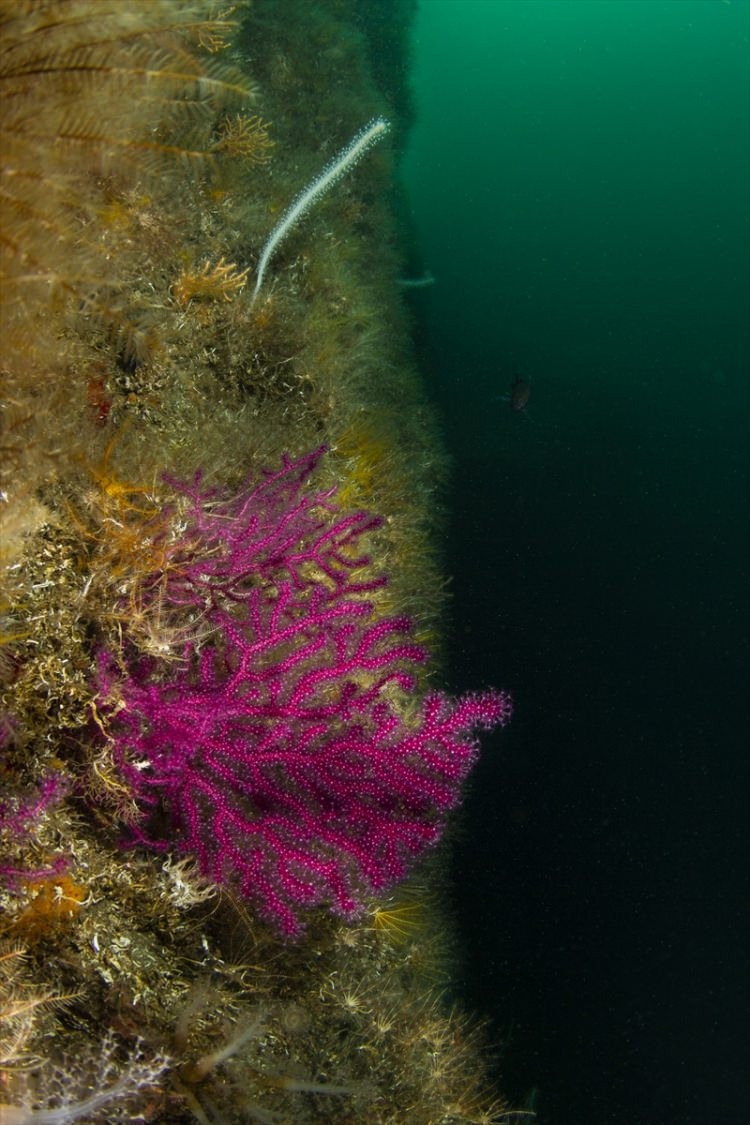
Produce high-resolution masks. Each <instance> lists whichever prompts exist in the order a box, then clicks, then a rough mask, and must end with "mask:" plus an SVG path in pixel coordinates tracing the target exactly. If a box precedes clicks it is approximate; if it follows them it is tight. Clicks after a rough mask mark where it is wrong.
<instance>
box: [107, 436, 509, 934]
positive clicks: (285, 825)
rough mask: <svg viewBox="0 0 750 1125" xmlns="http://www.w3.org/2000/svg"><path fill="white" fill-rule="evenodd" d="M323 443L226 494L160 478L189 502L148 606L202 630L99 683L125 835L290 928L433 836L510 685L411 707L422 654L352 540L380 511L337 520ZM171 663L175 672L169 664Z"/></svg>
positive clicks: (360, 904) (358, 899)
mask: <svg viewBox="0 0 750 1125" xmlns="http://www.w3.org/2000/svg"><path fill="white" fill-rule="evenodd" d="M322 453H323V450H322V449H319V450H317V451H315V452H313V453H311V454H308V455H306V456H304V457H302V458H300V459H298V460H292V459H291V458H289V457H285V458H284V460H283V464H282V467H281V469H279V470H277V471H275V472H268V473H266V474H265V475H264V477H263V478H262V479H261V481H260V482H259V483H258V482H257V481H256V482H254V483H253V482H247V483H246V484H245V486H244V487H243V488H242V490H241V491H240V492H239V493H238V494H237V495H235V496H228V495H226V494H224V493H222V492H220V491H218V490H211V489H204V488H203V487H202V482H201V480H200V478H199V477H198V478H196V479H195V480H194V481H193V482H192V483H190V484H179V483H178V482H176V481H172V482H171V484H172V486H173V487H174V488H175V490H176V491H177V492H181V493H182V495H183V497H184V499H185V501H186V503H187V507H186V510H185V511H184V514H183V516H182V519H183V522H184V525H185V530H184V542H185V543H187V544H189V545H190V546H189V549H187V550H186V551H185V555H184V557H183V558H182V559H178V558H175V559H174V560H173V564H174V565H172V566H171V568H170V571H169V573H168V575H167V579H166V582H163V583H161V585H160V595H159V596H160V598H161V605H160V612H164V606H165V605H166V607H167V610H168V612H172V613H176V614H179V613H185V614H187V615H188V616H191V617H192V619H193V620H196V619H197V618H198V617H200V620H201V630H202V633H203V635H205V628H206V625H207V624H209V625H210V626H211V628H212V633H211V636H210V640H208V641H207V642H205V643H204V644H203V645H202V647H201V646H200V645H199V644H198V643H194V644H188V645H187V647H186V651H185V652H184V654H183V657H184V659H183V661H182V662H181V663H178V664H177V665H175V664H172V665H171V666H169V668H168V670H166V671H165V666H164V664H163V662H160V661H158V660H155V659H153V658H149V659H145V658H143V657H138V658H134V659H133V660H132V661H131V662H130V664H129V666H128V668H127V675H126V677H125V678H124V679H123V680H121V681H120V682H119V683H118V682H117V681H116V673H115V670H114V669H115V662H114V660H113V659H112V658H111V657H109V656H107V655H105V656H103V658H102V662H101V667H102V672H101V678H102V684H101V690H102V694H106V695H108V696H109V698H110V700H111V701H116V706H115V704H114V703H113V705H112V710H113V711H115V710H117V711H118V713H117V714H116V715H114V716H113V718H112V719H111V723H110V730H111V737H112V738H113V740H114V741H113V753H114V757H115V761H116V763H117V765H118V767H119V769H120V770H121V772H122V773H123V775H124V776H125V778H126V780H127V781H128V783H129V785H130V786H131V788H132V790H133V793H134V795H135V797H136V799H137V801H138V802H139V805H140V807H141V809H142V811H143V819H142V821H141V822H140V824H139V825H138V826H137V827H136V829H135V830H134V833H133V839H134V842H136V843H145V844H148V845H151V846H154V847H157V848H162V849H165V850H166V849H167V848H170V847H173V846H174V847H176V848H177V849H178V850H179V851H182V852H185V853H188V854H193V855H194V856H195V857H196V858H197V861H198V864H199V867H200V870H201V872H202V874H203V875H204V876H206V877H208V878H209V879H211V880H212V881H213V882H215V883H229V884H230V885H233V886H235V888H236V889H237V890H239V892H240V893H241V894H242V895H243V896H244V897H245V898H246V899H247V900H249V901H250V902H251V903H252V904H253V905H254V906H255V907H256V909H257V910H258V911H259V913H260V914H262V915H263V916H264V917H266V918H267V919H268V920H270V921H271V922H272V923H273V924H274V925H275V926H276V928H277V929H278V930H279V931H280V932H281V933H282V934H284V935H285V936H288V937H293V936H296V935H298V934H299V933H300V931H301V929H302V917H303V915H304V913H305V911H307V910H309V909H310V908H312V907H315V906H327V907H329V908H331V909H332V910H333V911H334V912H335V913H337V914H339V915H341V916H344V917H351V916H353V915H354V914H356V913H357V912H358V911H360V910H361V909H363V908H364V906H365V902H366V899H367V896H368V895H371V894H372V893H373V892H379V891H382V890H384V889H385V888H387V887H389V886H391V885H393V884H394V883H395V882H396V881H398V880H399V879H400V878H402V877H403V875H404V874H405V873H406V871H407V869H408V866H409V865H410V863H411V862H412V861H413V860H414V859H415V858H416V857H418V856H419V855H420V854H421V853H423V852H424V851H425V850H426V849H427V848H429V847H430V846H431V845H432V844H434V843H435V842H436V841H437V840H438V838H439V836H440V834H441V832H442V828H443V825H444V820H445V815H446V813H447V812H448V811H449V810H450V809H451V808H453V807H454V806H455V805H456V804H457V803H458V800H459V797H460V787H461V784H462V782H463V781H464V779H465V778H466V776H467V774H468V772H469V770H470V768H471V766H472V764H473V762H474V760H475V758H476V755H477V750H478V746H477V740H476V737H475V735H474V731H475V730H476V729H478V728H485V729H486V728H490V727H493V726H495V725H497V724H502V723H504V722H505V721H506V720H507V719H508V718H509V716H510V709H511V705H510V700H509V698H508V696H507V695H505V694H501V693H497V692H493V691H486V692H482V693H479V694H473V695H466V696H463V697H461V698H459V699H458V700H451V699H449V698H447V697H446V696H444V695H442V694H438V693H435V692H431V693H428V694H427V695H426V697H425V698H424V699H423V701H422V702H421V705H418V704H417V703H416V701H415V700H414V698H413V697H414V693H415V691H416V687H417V685H416V677H415V673H416V671H417V669H418V668H419V666H420V665H422V664H423V663H424V662H425V661H426V659H427V654H426V652H425V650H424V649H423V648H422V647H421V646H419V645H417V644H415V643H413V641H412V640H411V638H410V633H411V623H410V621H409V619H408V618H404V617H383V616H379V614H378V604H377V603H378V592H379V591H380V590H381V589H382V588H383V587H384V585H385V583H386V579H385V578H384V577H382V576H379V575H375V574H373V572H372V569H371V567H370V560H369V558H368V557H367V555H366V554H365V553H363V546H362V540H363V537H365V536H366V535H367V534H369V533H371V532H374V531H375V529H376V528H377V527H378V525H379V523H380V521H379V520H378V519H377V517H373V516H370V515H368V514H367V513H364V512H354V513H349V514H346V513H342V511H341V510H340V509H339V508H338V507H337V506H336V503H335V496H334V490H330V491H324V492H320V491H318V492H316V491H314V489H313V488H312V487H311V485H310V477H311V474H312V473H313V470H314V469H315V467H316V465H317V463H318V461H319V460H320V458H321V456H322ZM175 669H176V670H175Z"/></svg>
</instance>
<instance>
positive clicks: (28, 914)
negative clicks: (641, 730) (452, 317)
mask: <svg viewBox="0 0 750 1125" xmlns="http://www.w3.org/2000/svg"><path fill="white" fill-rule="evenodd" d="M396 7H397V8H399V9H400V10H401V9H402V11H400V16H401V18H400V20H399V21H397V22H400V23H401V24H402V25H406V24H408V20H409V18H410V15H411V9H412V4H411V0H403V3H397V4H396ZM347 9H348V6H346V5H344V6H342V5H341V4H340V3H338V2H337V0H323V2H321V3H319V4H316V5H315V6H310V5H309V4H308V3H307V2H306V0H280V2H279V0H255V2H254V3H244V2H241V3H235V4H234V5H229V4H224V3H212V2H210V0H195V2H192V0H149V3H135V4H127V5H126V4H123V3H121V0H0V99H1V102H2V109H1V110H0V145H1V146H2V149H3V155H4V161H3V168H2V170H0V219H1V221H2V238H1V240H0V316H1V317H2V357H1V358H0V378H1V379H2V412H1V413H0V424H1V425H2V433H1V435H0V517H1V518H2V521H3V531H2V539H1V540H0V579H1V581H2V586H1V587H0V1122H2V1125H21V1123H26V1122H28V1123H33V1122H41V1121H44V1122H48V1123H49V1122H61V1123H62V1122H68V1121H81V1122H118V1121H134V1120H140V1121H149V1122H155V1123H164V1125H167V1123H173V1125H181V1123H188V1122H196V1121H197V1122H201V1123H205V1122H212V1123H213V1122H223V1123H231V1122H245V1121H258V1122H269V1121H281V1122H290V1123H292V1122H301V1123H306V1122H315V1121H330V1122H341V1123H351V1122H359V1121H361V1122H368V1123H374V1125H377V1123H378V1122H380V1123H386V1122H387V1123H389V1125H394V1123H398V1122H404V1123H407V1122H409V1123H414V1125H437V1123H441V1125H450V1123H454V1122H455V1123H460V1122H473V1123H476V1125H484V1123H487V1125H488V1123H490V1122H501V1121H512V1120H514V1119H516V1118H517V1117H518V1116H519V1115H517V1114H514V1113H512V1112H510V1111H509V1110H508V1109H507V1107H506V1106H505V1105H504V1103H503V1102H502V1101H501V1100H500V1099H499V1098H497V1097H496V1096H495V1095H494V1093H493V1091H492V1089H491V1084H490V1082H489V1078H488V1074H489V1068H488V1063H487V1059H486V1054H485V1048H484V1045H483V1040H482V1034H481V1031H480V1030H479V1029H477V1028H476V1027H475V1026H473V1024H472V1022H471V1020H470V1019H469V1018H468V1017H467V1016H466V1015H465V1014H463V1013H461V1012H460V1011H458V1010H455V1009H451V1008H450V1007H449V1006H448V1005H447V1004H446V1002H445V1000H444V988H445V982H446V980H447V979H448V976H449V973H450V963H451V948H450V941H449V939H448V937H447V936H446V931H447V928H448V927H447V925H446V920H445V918H444V916H443V914H442V913H441V909H440V905H439V903H440V894H439V887H440V871H441V863H440V857H441V853H440V850H439V849H437V850H435V849H432V850H429V849H430V848H431V845H433V844H434V842H435V841H436V840H437V838H438V836H439V835H440V833H441V831H442V829H443V827H444V821H445V816H446V815H447V812H448V810H449V809H450V808H451V807H452V806H453V805H455V804H456V802H457V801H458V798H459V792H460V784H461V781H462V779H463V777H464V776H465V772H466V770H467V769H468V767H469V765H470V764H471V761H472V760H473V757H474V755H475V753H476V730H477V729H479V728H481V727H485V726H491V725H494V724H495V723H498V722H503V721H505V719H506V718H507V717H508V715H509V709H510V704H509V701H508V700H507V697H505V696H504V695H502V693H497V692H495V693H481V694H478V695H475V696H467V697H464V698H463V699H461V700H450V699H449V698H448V697H447V696H445V695H443V694H442V693H440V692H438V691H437V690H436V689H435V686H434V683H433V681H434V679H435V675H436V672H435V661H434V657H433V659H432V660H428V651H427V650H430V651H431V652H432V653H433V654H434V651H435V649H436V648H437V647H438V642H437V638H438V637H439V621H440V614H441V611H442V609H443V601H444V597H443V585H442V581H441V576H440V569H439V560H438V559H437V557H436V554H435V552H434V549H433V548H432V546H431V544H432V541H433V535H434V531H435V520H436V513H439V496H440V486H441V483H442V481H443V479H444V462H443V457H442V454H441V452H440V448H439V443H438V441H437V437H436V429H435V425H434V422H433V418H432V414H431V410H430V407H429V405H428V403H427V402H426V400H425V398H424V396H423V393H422V391H421V388H420V386H419V381H418V379H417V377H416V375H415V372H414V369H413V365H412V359H411V356H410V347H409V340H408V322H407V319H406V315H405V312H404V309H403V307H402V304H401V296H400V292H399V290H398V287H397V285H396V283H395V279H396V278H398V276H399V274H400V272H402V271H401V268H400V265H401V263H400V256H399V249H398V241H397V232H396V230H395V227H394V221H393V218H392V215H391V211H390V206H389V183H390V177H391V174H392V163H393V157H392V147H391V148H389V146H388V144H381V145H379V146H377V147H376V148H373V149H372V151H369V152H368V153H367V155H366V157H365V158H364V159H363V160H362V161H361V163H360V165H359V166H358V167H356V168H354V167H352V168H351V169H348V170H347V174H346V176H345V177H344V178H343V179H341V181H340V182H339V183H337V184H336V186H335V189H334V190H333V191H331V192H330V193H329V194H327V195H326V197H325V198H321V199H320V200H319V201H316V204H315V207H313V208H311V209H310V211H309V213H306V214H305V216H304V220H303V221H301V222H300V223H299V224H298V225H296V226H295V228H294V230H293V231H290V232H289V234H288V235H287V236H286V237H285V238H284V240H283V242H280V243H279V245H278V246H277V247H276V248H275V252H274V256H273V260H272V261H271V262H270V263H269V267H268V271H267V274H266V277H265V280H264V283H263V287H262V289H261V290H260V292H259V293H258V294H257V298H256V299H255V300H253V293H252V290H253V284H255V282H256V280H257V279H256V275H255V272H254V271H255V270H256V267H257V264H258V259H259V257H260V255H261V252H262V248H263V246H264V244H265V243H266V240H267V239H268V236H269V233H270V232H271V231H272V230H273V229H274V227H275V226H276V224H277V223H278V222H279V220H280V218H281V217H282V216H283V215H284V213H285V211H286V210H287V209H288V208H289V206H290V204H291V203H292V202H293V201H294V199H295V198H296V197H298V196H299V193H300V191H301V190H302V189H304V188H305V187H306V186H307V185H308V184H310V183H311V181H314V178H315V177H316V176H319V175H320V173H321V170H322V169H323V168H324V167H325V164H326V160H327V159H329V158H330V155H331V153H334V152H337V151H339V150H340V148H341V146H342V145H344V144H346V142H347V141H349V139H350V138H352V137H354V136H356V135H357V133H358V131H359V130H360V129H361V128H362V127H363V125H364V124H365V123H366V122H368V121H375V120H380V118H381V116H382V117H388V118H389V119H390V120H391V121H392V122H394V124H395V129H394V132H393V133H392V139H393V138H395V143H397V142H398V138H399V134H400V126H399V124H398V117H399V114H400V112H401V111H402V110H403V109H404V96H403V92H402V91H401V89H400V87H399V81H400V80H399V79H397V78H396V77H394V75H395V74H396V71H395V70H394V71H393V72H391V71H389V70H388V67H387V65H386V64H385V62H384V56H383V54H382V50H381V52H380V54H379V55H378V60H377V68H376V69H375V70H374V69H373V65H372V63H373V56H372V46H373V42H374V41H371V40H370V39H369V38H368V33H367V31H366V29H364V28H363V27H359V26H358V24H357V21H356V20H355V19H353V18H352V12H351V11H350V10H347ZM398 49H400V45H399V44H396V43H395V42H394V52H396V51H397V50H398ZM376 74H377V80H376V77H375V75H376ZM271 122H272V123H273V124H272V125H271V124H270V123H271ZM367 513H375V515H373V516H371V515H368V514H367ZM154 715H160V716H161V718H160V719H158V720H156V719H154V718H153V716H154ZM165 731H168V732H169V733H168V735H166V734H165ZM159 732H161V734H159ZM178 750H179V754H180V755H181V757H180V763H181V764H180V769H179V770H178V769H177V766H176V764H175V763H176V755H177V751H178ZM334 767H335V768H334ZM387 778H390V779H391V784H390V785H389V784H386V781H385V779H387ZM212 816H213V817H214V818H215V819H214V820H213V821H212V820H211V817H212ZM211 824H213V826H214V827H213V828H212V830H211V832H210V834H207V831H206V825H211ZM220 849H224V850H220ZM428 851H429V854H428ZM417 861H418V864H417V866H416V869H415V870H414V872H413V874H411V875H410V876H409V877H408V878H406V879H405V880H404V879H403V878H402V877H403V875H404V872H405V871H406V868H407V867H410V868H412V867H414V865H415V863H417ZM238 865H239V866H238ZM240 869H241V870H242V871H243V872H244V876H243V878H244V879H245V882H244V883H243V881H242V879H241V878H240V874H239V872H240ZM396 884H398V885H396ZM292 939H293V940H292Z"/></svg>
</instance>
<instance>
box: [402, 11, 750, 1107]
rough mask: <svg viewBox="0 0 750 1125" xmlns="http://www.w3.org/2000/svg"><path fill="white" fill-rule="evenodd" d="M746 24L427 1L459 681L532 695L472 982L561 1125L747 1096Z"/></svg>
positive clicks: (484, 870) (468, 934) (408, 163)
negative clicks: (522, 404) (515, 402)
mask: <svg viewBox="0 0 750 1125" xmlns="http://www.w3.org/2000/svg"><path fill="white" fill-rule="evenodd" d="M749 41H750V5H749V4H748V3H747V0H732V2H731V3H727V2H722V0H583V2H579V0H576V2H574V0H422V4H421V8H420V13H419V17H418V20H417V26H416V32H415V44H414V52H415V53H414V63H413V76H414V93H415V99H416V106H417V114H418V119H417V123H416V126H415V128H414V130H413V133H412V137H411V143H410V147H409V151H408V152H407V154H406V159H405V167H404V175H405V180H406V185H407V188H408V191H409V195H410V200H411V207H412V217H413V221H414V224H415V228H416V232H417V237H418V242H419V251H418V254H416V255H415V261H414V267H413V273H414V274H418V273H419V272H421V270H422V269H428V270H430V271H431V272H432V273H433V274H434V275H435V278H436V283H435V285H433V286H431V287H428V288H425V289H420V290H414V291H412V293H411V295H410V300H411V302H412V306H413V309H414V312H415V316H416V317H417V323H418V332H419V341H420V350H421V359H422V364H423V368H424V371H425V376H426V378H427V380H428V383H429V385H430V388H431V391H432V393H433V395H434V397H435V399H436V401H437V402H438V404H439V406H440V408H441V410H442V413H443V418H444V428H445V433H446V440H447V442H448V444H449V446H450V449H451V452H452V454H453V457H454V462H455V471H454V482H453V493H452V496H451V503H452V510H453V524H452V528H451V530H450V533H449V534H448V535H447V536H446V542H445V549H446V552H447V555H448V562H449V566H450V569H451V571H452V573H453V575H454V585H453V590H454V602H453V615H454V628H453V638H452V650H453V656H454V668H453V680H454V684H455V686H456V687H461V686H463V685H464V682H465V684H466V685H469V684H471V685H473V686H476V685H478V684H480V683H496V684H498V685H501V686H510V687H511V688H512V689H513V691H514V694H515V696H516V700H517V716H516V718H515V720H514V724H513V727H512V729H511V731H510V732H509V734H508V735H507V736H506V737H505V738H504V739H503V740H502V742H501V744H498V746H496V747H489V748H488V751H487V753H486V754H485V756H484V760H483V762H482V764H481V766H480V771H479V774H478V779H477V781H476V784H475V787H474V791H473V794H472V796H471V797H470V799H469V802H468V805H467V810H466V824H467V829H468V831H467V833H466V839H465V842H464V843H463V844H462V846H461V849H460V852H459V855H458V858H457V861H456V862H457V880H456V883H457V886H458V887H460V891H458V892H457V910H458V916H459V918H460V920H461V921H462V923H463V927H464V938H463V941H464V948H465V955H466V962H465V971H464V975H463V981H462V984H463V987H464V990H465V994H466V995H467V996H468V997H469V999H470V1000H471V1001H472V1003H473V1004H474V1005H475V1006H477V1007H479V1008H481V1009H482V1010H484V1011H485V1012H486V1013H487V1014H488V1015H489V1016H490V1017H491V1018H492V1019H493V1021H494V1032H495V1038H496V1040H497V1041H498V1042H499V1043H500V1046H501V1063H500V1069H501V1073H502V1074H503V1081H504V1084H505V1087H506V1089H507V1090H508V1092H509V1093H510V1094H511V1095H512V1096H513V1097H514V1098H515V1099H516V1101H517V1102H518V1101H523V1100H524V1099H525V1098H527V1097H529V1098H530V1099H531V1100H532V1101H533V1102H534V1104H535V1106H536V1107H537V1108H538V1110H539V1120H540V1121H541V1122H542V1123H543V1125H544V1123H546V1122H554V1123H555V1125H566V1123H568V1122H571V1123H572V1122H597V1123H602V1122H612V1123H615V1122H617V1123H619V1122H623V1123H625V1122H627V1123H628V1125H638V1123H643V1125H652V1123H656V1122H667V1123H671V1122H680V1123H681V1125H682V1123H686V1122H695V1123H696V1125H698V1123H700V1125H705V1123H706V1122H708V1121H716V1122H721V1123H722V1125H727V1123H735V1122H736V1123H737V1125H740V1122H744V1121H745V1120H747V1114H748V1110H747V1107H746V1106H745V1105H744V1104H743V1103H742V1101H741V1096H740V1095H741V1073H742V1061H743V1055H742V1051H741V1043H742V1039H743V1036H744V1034H745V1032H744V1026H745V1020H744V1016H743V1012H744V1010H745V995H743V987H744V983H745V982H746V966H745V944H746V943H745V941H744V937H743V928H742V924H741V922H742V911H743V910H744V907H745V903H746V901H747V889H748V887H747V876H746V865H745V862H744V855H745V852H746V850H747V838H746V822H747V819H748V818H747V814H746V800H747V798H746V792H747V790H746V784H747V751H746V743H747V724H746V719H745V714H744V705H743V703H742V699H743V696H744V695H745V693H746V692H747V684H748V682H749V681H748V675H747V673H748V661H747V656H748V639H747V638H748V603H747V562H748V453H747V446H748V416H749V413H750V412H749V410H748V406H749V405H750V404H749V401H748V400H749V397H750V394H749V392H750V329H749V325H750V276H749V272H750V271H749V267H748V262H749V260H750V243H749V224H748V199H749V198H750V46H749ZM515 377H522V378H524V379H526V380H528V381H529V382H530V384H531V398H530V402H529V406H528V410H527V411H526V412H525V413H523V414H517V413H514V412H512V411H511V410H510V409H509V408H508V404H507V403H506V402H504V401H503V399H502V398H501V397H500V396H502V395H503V394H505V393H506V392H507V391H508V389H509V387H510V384H511V383H512V381H513V379H514V378H515Z"/></svg>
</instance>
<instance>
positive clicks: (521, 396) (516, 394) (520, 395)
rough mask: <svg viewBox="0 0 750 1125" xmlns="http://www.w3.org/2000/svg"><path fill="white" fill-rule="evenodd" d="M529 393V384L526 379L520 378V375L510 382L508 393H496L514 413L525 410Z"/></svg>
mask: <svg viewBox="0 0 750 1125" xmlns="http://www.w3.org/2000/svg"><path fill="white" fill-rule="evenodd" d="M530 394H531V384H530V383H529V382H528V380H527V379H522V378H521V377H520V376H519V377H518V378H517V379H514V380H513V382H512V383H511V387H510V394H508V395H497V398H499V399H502V401H503V402H507V403H508V405H509V406H510V408H511V410H513V411H515V413H516V414H520V413H522V412H523V411H525V410H526V407H527V406H528V403H529V396H530Z"/></svg>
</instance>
